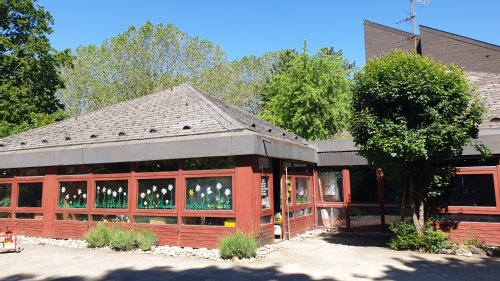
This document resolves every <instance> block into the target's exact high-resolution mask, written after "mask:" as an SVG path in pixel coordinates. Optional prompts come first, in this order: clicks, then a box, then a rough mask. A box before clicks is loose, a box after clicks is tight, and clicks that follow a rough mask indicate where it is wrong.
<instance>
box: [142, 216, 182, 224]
mask: <svg viewBox="0 0 500 281" xmlns="http://www.w3.org/2000/svg"><path fill="white" fill-rule="evenodd" d="M134 222H135V223H146V224H157V225H158V224H159V225H162V224H177V217H158V216H135V217H134Z"/></svg>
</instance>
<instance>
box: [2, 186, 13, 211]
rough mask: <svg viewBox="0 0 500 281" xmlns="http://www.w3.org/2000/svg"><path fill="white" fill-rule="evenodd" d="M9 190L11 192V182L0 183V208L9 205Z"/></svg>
mask: <svg viewBox="0 0 500 281" xmlns="http://www.w3.org/2000/svg"><path fill="white" fill-rule="evenodd" d="M11 192H12V184H10V183H0V208H1V207H10V198H11V197H10V196H11Z"/></svg>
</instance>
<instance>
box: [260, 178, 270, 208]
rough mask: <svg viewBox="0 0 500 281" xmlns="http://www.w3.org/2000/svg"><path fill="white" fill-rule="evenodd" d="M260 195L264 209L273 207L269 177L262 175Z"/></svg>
mask: <svg viewBox="0 0 500 281" xmlns="http://www.w3.org/2000/svg"><path fill="white" fill-rule="evenodd" d="M260 195H261V201H262V209H269V208H271V200H270V199H269V177H260Z"/></svg>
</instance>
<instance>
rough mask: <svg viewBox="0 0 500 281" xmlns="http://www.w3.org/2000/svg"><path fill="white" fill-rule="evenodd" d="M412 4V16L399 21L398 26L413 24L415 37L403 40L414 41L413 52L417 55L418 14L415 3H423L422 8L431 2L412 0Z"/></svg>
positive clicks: (427, 0) (429, 0)
mask: <svg viewBox="0 0 500 281" xmlns="http://www.w3.org/2000/svg"><path fill="white" fill-rule="evenodd" d="M410 2H411V15H410V16H409V17H407V18H404V19H402V20H400V21H397V22H396V24H400V23H403V22H409V21H410V22H411V23H412V26H413V32H412V33H413V35H412V36H411V37H409V38H408V37H407V38H405V39H403V41H406V40H408V39H411V40H412V41H413V51H414V52H415V53H416V52H417V24H416V22H415V18H416V16H417V15H416V14H415V2H418V3H421V4H422V6H424V5H427V4H429V3H430V2H431V0H410Z"/></svg>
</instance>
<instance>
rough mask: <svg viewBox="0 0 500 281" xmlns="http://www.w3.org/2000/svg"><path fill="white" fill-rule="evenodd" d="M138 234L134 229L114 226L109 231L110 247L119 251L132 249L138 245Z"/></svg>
mask: <svg viewBox="0 0 500 281" xmlns="http://www.w3.org/2000/svg"><path fill="white" fill-rule="evenodd" d="M136 240H137V234H136V232H135V231H133V230H126V229H123V228H121V227H112V228H111V229H110V232H109V247H111V249H113V250H118V251H130V250H132V249H134V248H135V247H136Z"/></svg>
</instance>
